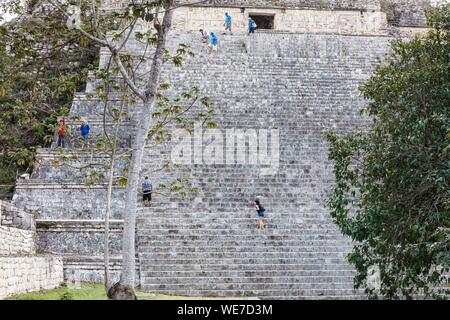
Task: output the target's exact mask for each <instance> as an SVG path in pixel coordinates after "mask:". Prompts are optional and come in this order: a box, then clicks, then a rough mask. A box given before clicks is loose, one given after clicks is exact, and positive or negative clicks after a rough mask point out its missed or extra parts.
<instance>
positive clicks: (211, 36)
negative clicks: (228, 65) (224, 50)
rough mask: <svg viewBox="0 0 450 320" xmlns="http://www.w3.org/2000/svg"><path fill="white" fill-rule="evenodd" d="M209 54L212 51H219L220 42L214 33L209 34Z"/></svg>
mask: <svg viewBox="0 0 450 320" xmlns="http://www.w3.org/2000/svg"><path fill="white" fill-rule="evenodd" d="M209 41H210V43H209V49H210V50H209V52H211V51H212V50H214V51H217V45H218V44H219V40H218V39H217V36H216V35H215V34H214V32H211V33H210V34H209Z"/></svg>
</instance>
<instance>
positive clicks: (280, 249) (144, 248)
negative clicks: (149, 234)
mask: <svg viewBox="0 0 450 320" xmlns="http://www.w3.org/2000/svg"><path fill="white" fill-rule="evenodd" d="M138 245H139V248H140V250H141V252H152V253H153V254H156V253H167V254H170V255H178V254H190V253H192V254H199V253H227V254H233V253H235V254H237V253H252V254H256V253H271V252H272V253H274V254H278V253H305V252H327V253H329V252H350V251H351V249H352V247H351V246H349V245H346V246H343V245H334V246H303V247H299V246H284V245H279V246H266V245H264V244H261V245H260V246H250V247H247V246H241V245H240V246H236V247H221V246H219V245H218V246H199V245H197V246H173V247H159V246H158V247H156V246H148V245H142V244H141V243H140V242H138Z"/></svg>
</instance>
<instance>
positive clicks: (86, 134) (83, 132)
mask: <svg viewBox="0 0 450 320" xmlns="http://www.w3.org/2000/svg"><path fill="white" fill-rule="evenodd" d="M90 130H91V128H90V127H89V124H88V123H87V121H86V120H83V121H81V126H80V131H81V136H82V137H83V139H84V141H85V142H89V131H90Z"/></svg>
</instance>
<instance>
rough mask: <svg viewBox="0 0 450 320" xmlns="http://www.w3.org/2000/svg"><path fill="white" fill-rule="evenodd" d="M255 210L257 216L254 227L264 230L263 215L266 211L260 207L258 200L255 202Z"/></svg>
mask: <svg viewBox="0 0 450 320" xmlns="http://www.w3.org/2000/svg"><path fill="white" fill-rule="evenodd" d="M255 210H256V213H257V214H258V224H257V226H256V228H257V229H264V228H265V227H266V226H265V225H264V214H265V212H266V209H264V207H263V206H262V205H261V202H260V201H259V199H256V200H255Z"/></svg>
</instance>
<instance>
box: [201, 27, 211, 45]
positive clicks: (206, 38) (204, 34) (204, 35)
mask: <svg viewBox="0 0 450 320" xmlns="http://www.w3.org/2000/svg"><path fill="white" fill-rule="evenodd" d="M200 33H201V34H202V42H203V43H208V40H209V37H208V32H206V31H205V30H203V29H200Z"/></svg>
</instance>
